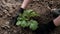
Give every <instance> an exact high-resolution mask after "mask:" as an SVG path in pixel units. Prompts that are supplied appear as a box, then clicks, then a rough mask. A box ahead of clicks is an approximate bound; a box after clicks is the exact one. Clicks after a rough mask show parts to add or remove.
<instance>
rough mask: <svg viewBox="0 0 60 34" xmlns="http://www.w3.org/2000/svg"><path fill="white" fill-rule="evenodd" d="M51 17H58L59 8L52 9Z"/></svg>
mask: <svg viewBox="0 0 60 34" xmlns="http://www.w3.org/2000/svg"><path fill="white" fill-rule="evenodd" d="M52 14H53V17H55V18H56V17H58V16H59V15H60V9H56V10H53V11H52Z"/></svg>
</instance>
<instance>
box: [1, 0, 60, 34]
mask: <svg viewBox="0 0 60 34" xmlns="http://www.w3.org/2000/svg"><path fill="white" fill-rule="evenodd" d="M21 3H22V0H0V34H35V33H34V32H32V30H30V29H24V28H22V27H18V26H17V27H16V26H14V25H13V24H14V22H13V21H12V17H14V16H15V14H16V12H17V11H18V10H19V8H20V5H21ZM56 8H60V0H34V1H32V2H31V4H29V6H28V7H27V9H33V10H34V11H36V12H37V13H39V14H40V17H34V18H35V19H36V20H37V21H38V22H39V24H41V23H42V24H46V23H48V22H49V21H51V20H53V19H54V17H53V15H52V14H51V13H50V12H51V9H56ZM11 21H12V22H11ZM11 23H12V24H11ZM50 34H60V27H57V28H56V29H55V30H54V31H51V32H50Z"/></svg>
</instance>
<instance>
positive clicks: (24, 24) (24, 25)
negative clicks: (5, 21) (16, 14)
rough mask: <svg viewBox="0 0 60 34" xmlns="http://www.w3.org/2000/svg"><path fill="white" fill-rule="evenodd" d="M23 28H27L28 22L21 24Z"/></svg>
mask: <svg viewBox="0 0 60 34" xmlns="http://www.w3.org/2000/svg"><path fill="white" fill-rule="evenodd" d="M21 26H22V27H23V28H25V27H27V22H26V21H24V20H23V21H22V23H21Z"/></svg>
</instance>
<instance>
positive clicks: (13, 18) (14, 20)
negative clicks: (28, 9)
mask: <svg viewBox="0 0 60 34" xmlns="http://www.w3.org/2000/svg"><path fill="white" fill-rule="evenodd" d="M23 12H24V9H23V8H20V9H19V11H18V12H17V13H16V16H14V17H12V20H11V24H13V25H16V22H17V18H18V16H19V14H20V13H21V14H23ZM12 22H13V23H12Z"/></svg>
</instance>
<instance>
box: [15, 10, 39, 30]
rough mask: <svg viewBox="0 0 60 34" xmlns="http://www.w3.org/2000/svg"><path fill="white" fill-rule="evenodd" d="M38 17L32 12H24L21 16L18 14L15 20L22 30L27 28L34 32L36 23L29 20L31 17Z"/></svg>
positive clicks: (36, 26)
mask: <svg viewBox="0 0 60 34" xmlns="http://www.w3.org/2000/svg"><path fill="white" fill-rule="evenodd" d="M35 16H39V15H38V14H37V13H36V12H35V11H33V10H25V11H24V13H23V14H20V15H19V17H18V18H17V23H16V25H17V26H21V27H23V28H26V27H29V28H30V29H31V30H36V29H37V28H38V22H37V21H35V20H33V19H30V18H31V17H35Z"/></svg>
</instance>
